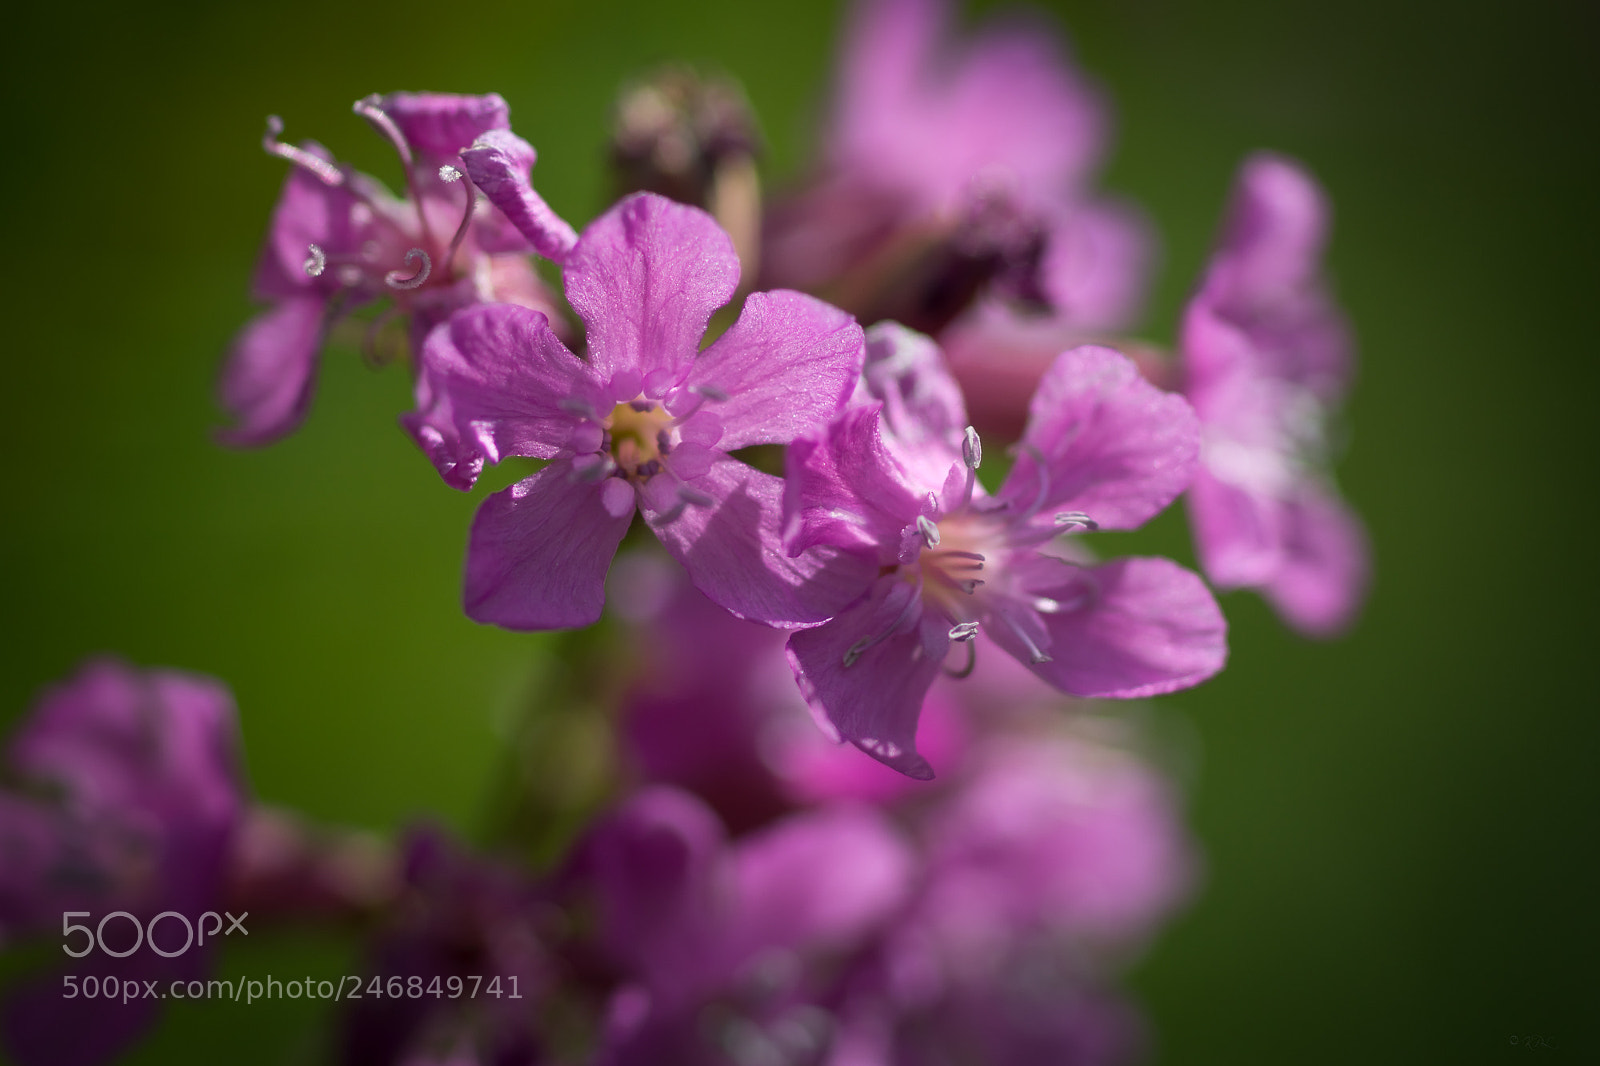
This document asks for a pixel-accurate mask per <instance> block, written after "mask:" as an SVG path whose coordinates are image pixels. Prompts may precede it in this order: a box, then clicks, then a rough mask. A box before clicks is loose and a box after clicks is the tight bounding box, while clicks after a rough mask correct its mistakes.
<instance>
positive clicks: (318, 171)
mask: <svg viewBox="0 0 1600 1066" xmlns="http://www.w3.org/2000/svg"><path fill="white" fill-rule="evenodd" d="M282 133H283V119H281V118H279V117H278V116H277V115H268V116H267V132H266V134H265V135H264V136H263V137H262V138H261V147H262V148H265V149H266V150H267V153H268V154H269V155H275V156H277V157H278V158H279V159H286V160H288V161H289V162H291V163H293V164H294V165H295V166H297V167H299V168H300V169H302V170H305V171H307V172H309V173H310V174H311V175H313V176H314V177H315V178H316V179H317V180H318V181H320V182H322V184H324V185H328V186H332V187H334V188H338V187H339V186H340V185H343V184H344V171H342V170H340V169H339V168H338V167H336V166H334V165H333V164H332V163H330V162H328V161H327V160H326V159H323V158H321V157H320V156H317V155H314V154H312V153H311V152H308V151H306V150H305V149H304V148H296V147H295V146H294V145H292V144H285V143H284V142H282V141H280V140H278V136H279V135H280V134H282Z"/></svg>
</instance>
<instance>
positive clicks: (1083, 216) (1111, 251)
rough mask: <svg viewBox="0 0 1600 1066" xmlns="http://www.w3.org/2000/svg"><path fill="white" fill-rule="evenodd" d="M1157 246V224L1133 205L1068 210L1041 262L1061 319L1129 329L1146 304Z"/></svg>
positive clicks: (1092, 327)
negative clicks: (1155, 229) (1155, 230)
mask: <svg viewBox="0 0 1600 1066" xmlns="http://www.w3.org/2000/svg"><path fill="white" fill-rule="evenodd" d="M1155 245H1156V241H1155V232H1154V228H1153V227H1152V226H1151V224H1150V222H1149V220H1148V219H1146V218H1145V216H1144V214H1143V213H1142V212H1140V211H1139V210H1138V209H1137V208H1135V207H1133V206H1132V205H1131V204H1126V203H1123V202H1121V201H1117V200H1109V199H1108V200H1099V201H1095V202H1091V203H1087V204H1083V205H1081V206H1079V207H1076V208H1072V209H1069V210H1068V211H1066V212H1065V213H1064V214H1063V216H1062V217H1061V218H1059V219H1058V220H1057V221H1056V222H1055V224H1054V225H1052V226H1051V229H1050V235H1049V240H1048V242H1047V243H1046V245H1045V251H1044V259H1043V261H1042V262H1041V263H1040V264H1039V269H1040V272H1041V274H1042V275H1043V286H1044V290H1045V294H1046V295H1047V296H1048V297H1049V299H1050V305H1051V308H1052V309H1053V310H1054V312H1055V315H1056V317H1057V318H1059V319H1060V320H1061V321H1062V323H1063V324H1065V325H1070V326H1071V327H1073V328H1075V329H1078V330H1082V331H1084V332H1099V333H1105V332H1113V331H1117V330H1123V329H1127V328H1128V326H1129V325H1131V324H1132V323H1133V321H1134V319H1136V318H1137V317H1138V313H1139V309H1140V307H1141V305H1142V304H1143V303H1144V296H1145V289H1146V287H1147V285H1148V283H1149V277H1150V267H1151V260H1152V259H1154V258H1155V256H1154V252H1155Z"/></svg>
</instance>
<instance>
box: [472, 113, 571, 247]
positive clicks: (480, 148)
mask: <svg viewBox="0 0 1600 1066" xmlns="http://www.w3.org/2000/svg"><path fill="white" fill-rule="evenodd" d="M537 158H538V156H537V153H535V152H534V150H533V145H531V144H529V143H528V142H527V141H525V140H523V139H522V138H521V137H518V136H517V135H516V134H515V133H512V132H511V131H510V130H508V129H494V130H490V131H489V132H487V133H485V134H483V135H482V136H481V137H479V138H477V139H476V140H475V141H473V142H472V144H471V147H469V148H467V149H466V150H464V151H463V152H462V153H461V163H462V165H463V166H464V167H466V171H467V177H469V178H471V179H472V183H473V184H474V185H476V186H477V187H478V188H479V189H481V190H483V194H484V195H485V196H487V197H488V198H489V202H490V203H492V204H494V206H496V207H498V208H499V209H500V211H501V213H503V214H504V215H505V216H506V218H508V219H510V220H511V224H512V225H514V226H516V227H517V230H518V232H520V233H521V234H522V235H523V236H524V237H526V238H528V242H529V243H530V244H532V245H533V250H534V251H536V252H538V253H539V254H540V255H542V256H544V257H545V258H546V259H549V260H551V261H552V262H556V263H563V262H565V261H566V258H567V255H568V254H569V253H570V252H571V251H572V247H573V245H574V244H576V243H577V240H578V235H577V233H576V232H575V231H574V230H573V228H572V227H571V226H569V225H568V224H567V222H566V220H565V219H563V218H562V217H561V216H560V215H558V214H556V213H555V211H554V210H552V209H551V207H550V205H549V204H547V203H545V202H544V198H543V197H542V196H540V195H539V194H538V193H536V192H534V191H533V184H532V180H531V178H530V177H529V173H528V172H529V171H530V170H531V169H532V167H533V164H534V162H535V160H536V159H537Z"/></svg>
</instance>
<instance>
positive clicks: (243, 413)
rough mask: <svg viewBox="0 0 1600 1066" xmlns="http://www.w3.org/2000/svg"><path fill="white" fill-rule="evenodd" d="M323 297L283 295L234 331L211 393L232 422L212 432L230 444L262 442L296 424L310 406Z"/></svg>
mask: <svg viewBox="0 0 1600 1066" xmlns="http://www.w3.org/2000/svg"><path fill="white" fill-rule="evenodd" d="M326 314H327V301H326V300H324V299H323V297H321V296H320V295H303V296H297V297H293V298H290V299H287V300H284V301H283V302H282V303H280V304H278V306H276V307H274V308H272V309H270V310H267V311H263V312H262V313H261V314H259V315H257V316H256V317H255V318H253V319H252V320H251V321H250V322H249V324H248V325H246V326H245V327H244V329H243V330H242V331H240V333H239V336H238V338H237V339H235V340H234V342H233V350H232V351H231V352H230V353H229V354H228V362H227V364H226V365H225V366H224V367H223V369H222V379H221V381H220V382H219V383H218V388H217V394H218V399H219V401H220V402H221V404H222V406H223V407H224V408H226V409H227V411H228V413H229V414H230V415H232V416H233V419H234V423H235V424H234V425H233V427H232V428H230V429H226V430H223V431H222V432H221V433H219V434H218V436H219V437H220V438H221V439H222V440H223V441H224V442H225V443H227V444H232V445H234V446H236V447H241V448H243V447H254V446H256V445H259V444H267V443H270V442H272V441H274V440H277V439H278V438H279V437H282V436H284V435H285V434H287V433H290V432H292V431H293V430H294V429H296V428H297V427H298V426H299V425H300V423H301V422H303V421H304V420H305V417H306V411H307V410H308V409H309V408H310V406H311V391H312V386H313V384H314V382H315V377H316V369H317V356H318V355H319V353H320V352H321V350H322V341H323V333H324V328H325V323H324V317H325V316H326Z"/></svg>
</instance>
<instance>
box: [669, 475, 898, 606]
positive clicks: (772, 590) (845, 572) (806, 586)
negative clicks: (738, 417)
mask: <svg viewBox="0 0 1600 1066" xmlns="http://www.w3.org/2000/svg"><path fill="white" fill-rule="evenodd" d="M663 480H664V478H662V477H660V476H658V477H657V478H655V479H653V480H652V481H651V483H650V484H651V485H654V484H655V483H656V482H657V481H663ZM647 488H648V486H647ZM687 488H688V489H689V490H690V491H692V492H693V493H695V494H697V495H700V496H702V497H704V498H709V500H710V502H709V503H704V504H702V503H691V504H689V505H688V506H687V507H683V508H682V509H681V511H680V513H679V514H678V515H677V516H676V517H673V518H671V519H670V520H664V519H666V518H667V516H668V515H670V513H671V512H672V511H675V510H679V506H678V504H677V498H676V497H674V498H670V499H666V498H663V499H659V500H658V499H656V498H655V496H654V494H649V493H647V496H646V499H645V500H644V501H641V509H642V510H643V511H644V515H645V518H646V519H647V520H648V521H649V523H650V528H651V529H653V530H655V532H656V536H658V537H660V538H661V543H662V544H663V545H665V546H666V549H667V551H669V552H671V553H672V555H673V557H674V558H676V559H677V560H678V561H679V562H680V563H682V564H683V565H684V568H685V569H687V570H688V571H689V578H690V580H691V581H692V582H693V583H694V587H695V588H697V589H699V590H700V591H701V592H703V593H705V594H706V596H708V597H709V598H710V599H711V600H712V601H713V602H714V603H716V604H717V605H718V606H720V607H723V608H724V609H726V610H729V611H732V612H733V613H734V614H736V615H738V616H739V617H740V618H745V619H749V620H750V621H753V622H763V623H765V624H767V625H770V626H774V627H776V628H779V629H789V628H793V627H795V626H802V625H815V624H816V623H818V622H821V621H824V620H826V619H828V618H830V617H832V616H833V615H834V614H836V613H838V611H839V609H840V608H841V607H843V606H844V605H845V604H847V603H849V602H850V601H851V600H853V599H855V598H856V597H857V596H859V595H860V594H861V592H862V590H864V589H865V588H866V587H867V585H868V584H869V583H870V582H871V576H870V575H871V573H872V566H871V564H868V563H863V562H859V561H857V560H853V559H850V558H848V557H845V556H841V555H839V554H838V553H836V552H833V551H830V550H828V549H818V550H815V551H811V552H808V553H806V554H805V555H803V556H801V557H800V558H797V559H792V558H790V557H789V556H788V555H787V554H786V553H785V552H784V551H783V547H782V542H781V539H780V537H779V525H780V523H781V521H782V514H781V511H782V506H781V496H782V493H783V483H782V481H781V480H780V479H779V478H775V477H773V476H772V475H770V474H764V473H762V472H761V471H759V470H755V469H753V468H751V467H748V466H745V465H744V464H743V463H741V462H739V461H738V460H736V459H729V458H726V457H723V458H722V459H721V460H720V461H718V462H717V463H715V464H714V465H713V466H712V467H711V470H710V471H709V472H708V473H707V474H706V475H705V476H704V477H700V478H696V479H695V480H693V481H691V482H688V483H687Z"/></svg>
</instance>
